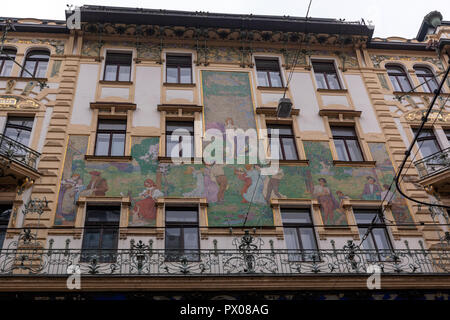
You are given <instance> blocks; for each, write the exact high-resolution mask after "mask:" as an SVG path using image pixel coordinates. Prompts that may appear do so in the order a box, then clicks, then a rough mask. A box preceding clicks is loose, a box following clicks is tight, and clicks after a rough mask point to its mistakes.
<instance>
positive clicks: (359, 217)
mask: <svg viewBox="0 0 450 320" xmlns="http://www.w3.org/2000/svg"><path fill="white" fill-rule="evenodd" d="M354 214H355V219H356V223H357V224H371V223H372V221H373V219H374V218H375V217H376V216H377V215H378V213H377V212H369V211H367V212H363V213H362V212H357V211H356V210H355V212H354ZM375 222H380V220H379V219H377V220H375Z"/></svg>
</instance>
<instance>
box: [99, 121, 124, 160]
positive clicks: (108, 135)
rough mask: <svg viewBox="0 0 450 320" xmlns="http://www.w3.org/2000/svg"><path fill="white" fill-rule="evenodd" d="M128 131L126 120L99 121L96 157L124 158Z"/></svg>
mask: <svg viewBox="0 0 450 320" xmlns="http://www.w3.org/2000/svg"><path fill="white" fill-rule="evenodd" d="M126 130H127V123H126V120H98V128H97V139H96V143H95V155H96V156H123V155H124V152H125V136H126V133H127V131H126Z"/></svg>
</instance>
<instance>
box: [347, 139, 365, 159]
mask: <svg viewBox="0 0 450 320" xmlns="http://www.w3.org/2000/svg"><path fill="white" fill-rule="evenodd" d="M346 142H347V147H348V151H349V152H350V157H351V158H352V161H363V160H364V159H363V157H362V154H361V150H360V149H359V145H358V141H356V140H346Z"/></svg>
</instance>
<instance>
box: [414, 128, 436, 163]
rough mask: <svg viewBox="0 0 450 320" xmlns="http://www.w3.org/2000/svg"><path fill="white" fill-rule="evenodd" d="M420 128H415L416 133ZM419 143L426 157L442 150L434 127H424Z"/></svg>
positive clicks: (418, 139)
mask: <svg viewBox="0 0 450 320" xmlns="http://www.w3.org/2000/svg"><path fill="white" fill-rule="evenodd" d="M418 130H419V129H417V128H413V132H414V135H416V134H417V131H418ZM417 145H418V146H419V149H420V152H421V153H422V156H423V157H424V158H425V157H428V156H430V155H432V154H434V153H436V152H439V151H441V147H440V146H439V143H438V141H437V139H436V136H435V135H434V132H433V129H422V130H421V131H420V134H419V137H418V138H417Z"/></svg>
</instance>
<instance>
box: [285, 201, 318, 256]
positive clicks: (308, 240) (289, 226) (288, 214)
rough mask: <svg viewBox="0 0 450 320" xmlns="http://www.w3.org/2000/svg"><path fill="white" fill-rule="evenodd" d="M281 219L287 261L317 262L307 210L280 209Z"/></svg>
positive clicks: (311, 224)
mask: <svg viewBox="0 0 450 320" xmlns="http://www.w3.org/2000/svg"><path fill="white" fill-rule="evenodd" d="M281 219H282V221H283V228H284V236H285V239H286V247H287V248H288V250H289V261H312V260H316V261H318V260H319V254H318V251H317V240H316V235H315V232H314V225H313V222H312V220H311V214H310V212H309V210H308V209H282V210H281Z"/></svg>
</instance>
